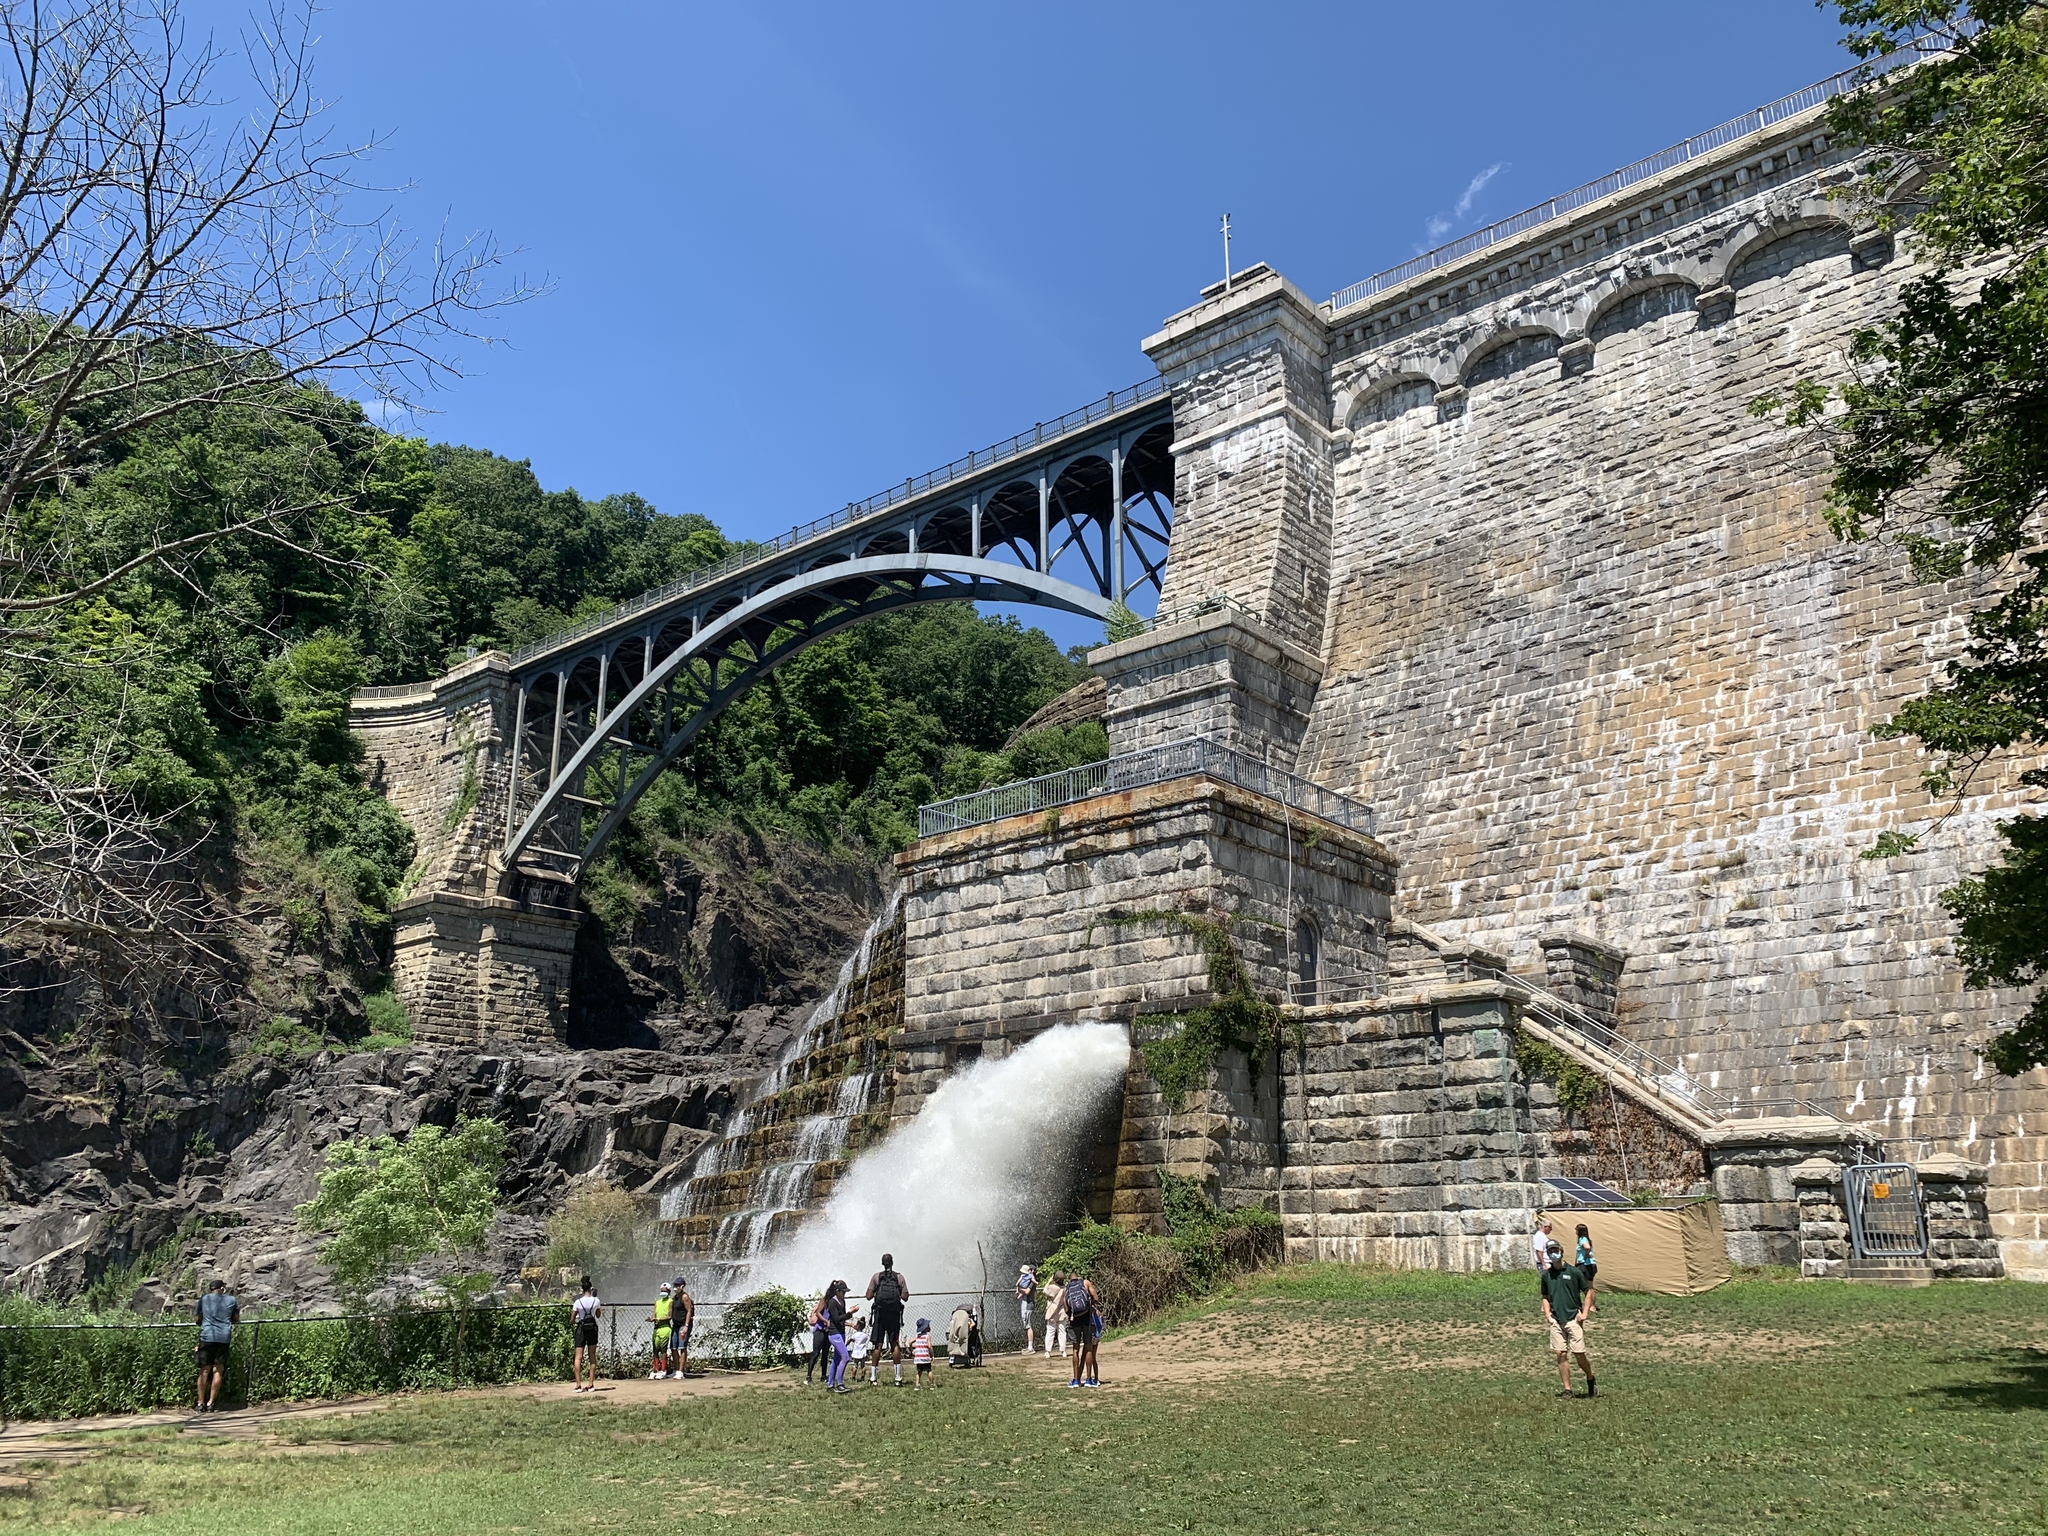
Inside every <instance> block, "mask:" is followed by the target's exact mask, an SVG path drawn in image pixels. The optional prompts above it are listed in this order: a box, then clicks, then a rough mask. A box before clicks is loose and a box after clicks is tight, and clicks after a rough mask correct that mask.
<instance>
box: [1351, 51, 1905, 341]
mask: <svg viewBox="0 0 2048 1536" xmlns="http://www.w3.org/2000/svg"><path fill="white" fill-rule="evenodd" d="M1939 48H1940V45H1939V44H1938V43H1934V42H1931V41H1930V42H1928V43H1926V44H1924V45H1911V46H1908V47H1905V48H1901V49H1899V50H1898V51H1897V52H1896V53H1888V54H1886V55H1885V56H1884V57H1883V58H1881V59H1872V60H1870V61H1869V62H1867V63H1864V64H1859V65H1858V66H1856V67H1855V68H1854V69H1845V70H1843V71H1842V72H1841V73H1839V74H1835V75H1830V76H1828V78H1827V79H1825V80H1822V81H1819V82H1817V83H1815V84H1813V85H1809V86H1807V87H1806V89H1804V90H1801V91H1794V92H1793V93H1792V94H1791V95H1789V96H1780V97H1779V98H1778V99H1777V100H1776V101H1774V102H1771V103H1769V104H1768V105H1765V106H1761V107H1758V108H1756V109H1755V110H1754V111H1752V112H1745V113H1743V114H1742V116H1740V117H1732V118H1730V119H1729V120H1728V121H1727V122H1725V123H1722V124H1720V125H1719V126H1718V127H1714V128H1709V129H1708V130H1707V131H1706V132H1705V133H1698V134H1694V135H1693V136H1692V137H1691V138H1689V139H1687V140H1686V141H1685V142H1684V143H1683V144H1674V145H1672V146H1671V147H1670V148H1669V149H1662V150H1659V151H1658V152H1657V153H1656V154H1654V155H1646V156H1644V157H1643V158H1642V159H1641V160H1638V161H1636V162H1635V163H1634V164H1633V165H1625V166H1623V167H1622V168H1621V169H1620V170H1618V171H1609V172H1608V173H1607V174H1606V175H1605V176H1602V177H1601V178H1600V179H1599V180H1598V181H1589V182H1587V183H1586V184H1585V185H1584V186H1580V187H1574V188H1572V190H1571V191H1569V192H1565V193H1562V194H1560V195H1559V196H1557V197H1553V198H1551V199H1549V200H1548V201H1547V202H1541V203H1538V204H1537V205H1536V206H1535V207H1533V208H1524V209H1523V210H1522V211H1521V212H1520V213H1516V214H1510V215H1509V216H1508V217H1507V218H1505V219H1501V220H1499V221H1498V222H1496V223H1493V224H1489V225H1487V226H1486V227H1485V228H1484V229H1475V230H1474V231H1473V232H1472V233H1471V234H1469V235H1465V236H1463V237H1462V238H1460V239H1457V240H1453V241H1451V242H1450V244H1448V245H1440V246H1438V247H1437V248H1436V249H1435V250H1433V251H1424V252H1423V253H1422V254H1421V255H1420V256H1417V257H1414V258H1413V259H1411V260H1408V261H1404V262H1402V263H1401V264H1400V265H1399V266H1397V267H1389V268H1387V269H1386V271H1384V272H1375V273H1373V275H1372V276H1371V277H1368V278H1365V279H1363V280H1362V281H1360V282H1356V283H1353V284H1352V285H1351V286H1350V287H1349V288H1339V289H1338V290H1337V291H1336V292H1335V293H1333V294H1331V295H1330V301H1329V303H1328V304H1326V305H1324V312H1325V313H1327V314H1331V315H1334V314H1336V313H1337V312H1338V311H1339V310H1341V309H1348V308H1349V307H1350V306H1351V305H1353V304H1356V303H1358V302H1359V301H1360V300H1363V299H1369V298H1371V297H1372V296H1373V295H1374V294H1376V293H1380V292H1383V291H1385V290H1386V289H1388V288H1392V287H1394V286H1396V285H1397V284H1400V283H1405V282H1407V281H1408V279H1409V278H1411V277H1420V276H1421V275H1422V274H1423V273H1425V272H1433V271H1435V270H1436V269H1437V268H1438V267H1442V266H1448V265H1449V264H1450V263H1452V262H1454V261H1458V260H1461V259H1462V258H1464V257H1466V256H1470V255H1472V254H1473V253H1474V252H1476V251H1483V250H1485V249H1486V248H1487V247H1488V246H1490V245H1498V244H1499V243H1500V242H1501V241H1503V240H1512V239H1513V238H1514V237H1515V236H1516V235H1519V234H1521V233H1522V232H1523V231H1524V230H1529V229H1534V228H1535V227H1536V226H1537V225H1538V224H1547V223H1549V222H1550V220H1552V219H1554V218H1558V217H1559V216H1561V215H1563V214H1567V213H1570V212H1572V211H1573V210H1574V209H1578V208H1583V207H1585V206H1586V205H1587V204H1588V203H1597V202H1598V201H1600V199H1601V198H1603V197H1607V196H1609V195H1610V194H1612V193H1615V192H1619V191H1620V190H1621V189H1622V188H1623V187H1630V186H1634V185H1635V184H1636V183H1637V182H1639V181H1648V180H1649V179H1650V178H1651V177H1653V176H1661V175H1663V174H1664V172H1666V171H1668V170H1670V169H1671V168H1672V167H1674V166H1679V165H1683V164H1685V163H1686V162H1687V161H1688V160H1696V159H1698V158H1699V157H1700V156H1701V155H1710V154H1712V153H1713V152H1714V151H1715V150H1717V149H1721V148H1723V147H1725V146H1726V145H1729V144H1733V143H1734V142H1735V141H1736V140H1737V139H1740V138H1743V137H1745V136H1746V135H1748V134H1752V133H1758V132H1761V131H1762V130H1763V129H1765V128H1768V127H1770V126H1771V125H1772V124H1773V123H1782V122H1783V121H1784V120H1785V119H1786V118H1788V117H1796V116H1798V115H1799V114H1800V113H1801V112H1804V111H1806V110H1808V109H1809V108H1812V107H1817V106H1819V105H1820V104H1821V103H1822V102H1824V101H1829V100H1832V99H1833V98H1834V97H1837V96H1840V95H1841V94H1843V92H1845V91H1851V90H1854V89H1855V88H1856V87H1857V86H1859V85H1861V84H1863V83H1864V82H1865V81H1867V80H1871V79H1874V78H1876V77H1879V76H1882V75H1887V74H1890V73H1891V72H1892V71H1893V70H1895V69H1900V68H1903V67H1904V66H1905V65H1908V64H1915V63H1918V62H1919V61H1920V60H1921V59H1923V58H1926V57H1928V56H1930V55H1931V54H1933V53H1935V52H1937V51H1939Z"/></svg>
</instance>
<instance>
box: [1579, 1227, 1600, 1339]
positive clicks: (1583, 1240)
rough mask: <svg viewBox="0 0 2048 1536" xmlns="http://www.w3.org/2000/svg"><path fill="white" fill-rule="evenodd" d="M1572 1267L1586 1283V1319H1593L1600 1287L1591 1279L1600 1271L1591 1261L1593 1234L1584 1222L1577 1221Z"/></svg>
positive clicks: (1598, 1308)
mask: <svg viewBox="0 0 2048 1536" xmlns="http://www.w3.org/2000/svg"><path fill="white" fill-rule="evenodd" d="M1572 1267H1573V1268H1575V1269H1577V1270H1578V1272H1579V1278H1580V1279H1581V1280H1583V1281H1585V1283H1586V1321H1587V1322H1591V1321H1592V1320H1593V1314H1594V1313H1595V1312H1598V1311H1599V1310H1600V1288H1599V1287H1598V1286H1596V1285H1595V1284H1594V1283H1593V1281H1594V1279H1595V1278H1596V1277H1597V1276H1598V1275H1599V1273H1600V1266H1599V1265H1598V1264H1595V1263H1594V1262H1593V1234H1592V1233H1590V1232H1588V1231H1587V1230H1586V1224H1585V1223H1584V1222H1583V1221H1582V1222H1580V1223H1579V1241H1578V1248H1577V1252H1575V1253H1574V1254H1573V1255H1572Z"/></svg>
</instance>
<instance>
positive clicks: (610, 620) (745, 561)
mask: <svg viewBox="0 0 2048 1536" xmlns="http://www.w3.org/2000/svg"><path fill="white" fill-rule="evenodd" d="M1165 393H1166V380H1165V379H1164V378H1152V379H1146V380H1144V381H1143V382H1142V383H1138V384H1134V385H1132V386H1131V387H1130V388H1129V389H1113V390H1111V391H1110V392H1109V393H1108V394H1106V395H1104V396H1103V397H1102V398H1101V399H1100V400H1091V401H1090V402H1089V403H1088V404H1086V405H1083V406H1079V407H1077V408H1076V409H1074V410H1071V411H1068V412H1067V413H1066V414H1065V415H1062V416H1056V417H1054V418H1053V419H1052V420H1051V421H1041V422H1039V423H1038V424H1037V425H1035V426H1034V427H1033V428H1032V429H1031V430H1030V431H1029V432H1019V433H1016V434H1015V435H1014V436H1011V437H1006V438H1004V439H1003V440H1002V441H1001V442H999V443H995V444H992V445H991V446H989V447H987V448H979V449H976V450H975V451H974V452H972V453H969V454H966V455H963V456H962V457H960V458H957V459H955V460H953V462H952V463H950V464H942V465H940V466H939V467H938V468H937V469H930V470H926V471H925V472H924V473H923V474H921V475H910V476H907V477H905V479H904V481H903V483H902V484H901V485H892V486H890V487H889V489H887V490H886V491H877V492H876V493H875V494H874V495H872V496H870V497H868V498H867V500H865V501H850V502H848V503H847V504H846V505H845V506H844V507H842V508H840V509H839V510H838V511H837V512H830V513H827V514H826V515H825V516H823V517H816V518H812V519H811V521H809V522H808V523H802V524H799V525H798V526H797V527H795V528H792V529H790V530H789V532H787V533H784V534H778V535H777V536H776V537H774V538H772V539H766V540H763V541H761V542H759V543H748V544H747V545H745V546H744V547H742V548H741V549H740V550H738V551H737V552H735V553H733V554H730V555H727V556H726V557H725V558H724V559H723V560H720V561H717V562H716V563H715V564H712V565H707V566H702V567H700V568H699V569H697V570H694V571H691V572H690V573H689V574H688V575H687V576H681V577H678V578H677V579H676V580H674V581H671V582H669V583H667V584H666V585H664V586H659V587H656V588H654V589H653V590H652V591H649V592H642V593H641V594H640V595H639V596H638V597H632V598H628V599H626V601H624V602H622V603H620V604H618V605H617V606H616V607H613V608H609V609H607V610H605V611H604V612H603V613H597V614H592V615H591V616H590V617H589V618H587V619H582V620H579V621H578V622H577V623H574V624H571V625H568V626H566V627H564V628H562V629H558V630H556V631H555V632H554V633H553V634H549V635H543V636H542V637H541V638H540V639H538V640H534V641H530V642H529V643H527V644H525V645H522V646H520V647H519V649H518V650H516V651H514V652H513V653H512V664H513V666H515V667H516V666H518V665H520V664H521V663H522V662H526V661H530V660H532V659H533V658H534V657H536V656H539V655H541V654H543V653H545V652H547V651H552V650H554V649H555V648H556V647H558V646H561V645H564V644H566V643H568V642H569V641H571V640H576V639H579V638H581V637H582V636H584V635H589V634H595V633H596V632H597V631H598V630H601V629H607V628H609V627H610V626H612V625H613V624H616V623H618V622H619V621H620V620H621V619H625V618H630V617H632V615H634V614H636V613H644V612H646V611H647V610H648V609H650V608H659V607H661V606H662V605H664V604H666V603H669V602H672V601H673V600H674V599H676V598H678V597H684V596H687V595H688V594H689V593H691V592H694V591H697V590H698V589H699V588H701V587H707V586H710V585H712V584H713V583H715V582H719V581H723V580H724V579H725V578H726V577H728V576H730V575H732V574H733V573H735V572H737V571H743V570H745V569H746V568H747V567H748V566H750V565H757V564H759V563H760V562H761V561H763V560H767V559H770V558H772V557H773V556H776V555H779V554H781V553H783V552H784V551H785V550H789V549H794V548H795V547H796V546H797V545H799V544H805V543H808V542H810V541H811V540H812V539H815V538H817V537H819V536H820V535H822V534H826V533H830V532H831V531H832V530H833V529H835V528H843V527H845V526H846V525H847V524H848V523H855V522H859V521H860V520H861V519H862V518H864V517H868V516H871V515H872V514H874V513H876V512H881V511H884V510H886V509H887V508H889V507H892V506H895V505H896V504H897V503H899V502H904V501H908V500H910V499H911V498H912V497H915V496H922V495H924V494H925V493H926V492H927V491H931V490H935V489H937V488H938V487H940V486H945V485H951V484H952V483H953V482H955V481H956V480H964V479H967V478H968V477H969V476H971V475H979V474H985V473H987V472H988V471H989V470H991V469H993V468H995V467H996V466H997V465H999V464H1003V463H1005V462H1007V461H1009V460H1012V459H1020V458H1023V457H1025V456H1027V455H1028V454H1030V453H1032V452H1033V451H1034V450H1036V449H1039V448H1042V447H1044V446H1045V445H1046V444H1047V443H1051V442H1056V441H1058V440H1059V439H1060V438H1062V437H1065V436H1067V435H1068V434H1069V433H1071V432H1078V431H1080V430H1081V429H1082V428H1084V427H1088V426H1093V425H1094V424H1095V423H1096V422H1099V421H1103V420H1106V419H1107V418H1108V417H1111V416H1114V415H1116V414H1117V413H1119V412H1121V411H1127V410H1129V409H1131V407H1133V406H1135V405H1142V404H1144V403H1145V402H1146V401H1147V400H1151V399H1153V398H1155V397H1157V396H1160V395H1163V394H1165Z"/></svg>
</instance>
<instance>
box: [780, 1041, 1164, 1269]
mask: <svg viewBox="0 0 2048 1536" xmlns="http://www.w3.org/2000/svg"><path fill="white" fill-rule="evenodd" d="M1130 1061H1131V1045H1130V1039H1129V1037H1128V1036H1127V1035H1126V1034H1125V1033H1124V1031H1123V1030H1122V1028H1120V1027H1119V1026H1117V1025H1114V1024H1065V1025H1060V1026H1058V1027H1056V1028H1053V1029H1049V1030H1047V1031H1046V1032H1045V1033H1044V1034H1041V1035H1039V1036H1037V1037H1036V1038H1035V1039H1033V1040H1031V1041H1030V1042H1028V1043H1027V1044H1025V1045H1023V1046H1021V1047H1019V1048H1018V1049H1017V1050H1016V1051H1014V1052H1012V1053H1011V1054H1010V1055H1008V1056H1005V1057H1003V1058H1001V1059H1000V1060H992V1061H983V1062H978V1063H976V1064H974V1065H972V1066H969V1067H965V1068H963V1069H961V1070H960V1071H958V1072H955V1073H954V1074H953V1075H952V1076H951V1077H949V1078H947V1079H946V1081H945V1082H943V1083H941V1084H940V1085H939V1088H938V1090H937V1091H936V1092H934V1093H933V1094H932V1096H931V1097H930V1098H929V1099H927V1100H926V1101H925V1103H924V1105H923V1107H922V1108H921V1109H920V1110H919V1111H918V1114H917V1118H916V1119H914V1120H912V1121H911V1122H910V1123H909V1124H908V1125H906V1126H903V1127H902V1128H901V1129H899V1130H897V1131H896V1132H895V1133H894V1134H893V1135H891V1136H890V1137H889V1139H888V1140H887V1141H885V1142H883V1143H882V1144H881V1145H880V1146H879V1147H876V1148H875V1149H874V1150H872V1151H870V1152H866V1153H863V1154H862V1155H861V1156H860V1157H859V1158H857V1159H855V1161H854V1163H853V1165H852V1166H851V1167H850V1168H849V1169H848V1170H847V1172H846V1174H845V1176H844V1177H842V1178H841V1179H840V1181H839V1183H838V1185H837V1186H836V1187H835V1188H834V1189H833V1191H832V1197H831V1199H830V1200H829V1201H827V1202H826V1205H825V1208H824V1210H822V1211H820V1212H819V1213H818V1214H817V1215H816V1216H815V1217H813V1218H812V1219H811V1220H810V1221H808V1222H806V1223H805V1224H804V1225H803V1227H801V1228H800V1229H799V1230H798V1231H797V1232H795V1233H794V1234H792V1235H791V1236H790V1238H789V1240H788V1241H787V1242H785V1243H781V1244H778V1245H776V1246H775V1247H773V1248H772V1249H770V1251H769V1252H767V1253H766V1254H764V1255H762V1256H761V1257H760V1258H759V1259H758V1260H756V1261H755V1263H754V1265H753V1266H752V1274H751V1276H750V1281H751V1283H752V1284H754V1285H771V1284H772V1285H783V1286H787V1287H788V1288H789V1289H790V1290H793V1291H795V1292H797V1293H798V1294H799V1295H805V1296H808V1295H813V1294H815V1293H816V1292H818V1291H820V1290H822V1289H823V1288H824V1285H825V1282H826V1281H828V1280H831V1279H834V1278H835V1277H836V1278H840V1279H844V1280H847V1281H848V1282H850V1283H851V1284H852V1286H853V1291H854V1294H855V1295H856V1296H858V1295H859V1294H860V1293H861V1290H862V1288H863V1287H864V1285H865V1283H866V1276H867V1275H868V1274H869V1273H870V1272H871V1271H873V1270H874V1269H876V1268H878V1267H879V1265H878V1262H877V1261H878V1260H879V1259H880V1258H881V1256H882V1254H884V1253H893V1254H894V1255H895V1257H896V1267H897V1268H898V1269H900V1270H902V1271H903V1274H904V1276H905V1278H906V1279H908V1280H909V1282H910V1286H911V1291H912V1294H913V1296H915V1295H918V1294H920V1293H922V1294H925V1295H930V1294H931V1293H933V1292H935V1291H938V1290H945V1289H952V1288H955V1287H961V1286H966V1287H968V1288H972V1287H973V1286H974V1285H977V1284H978V1283H979V1281H980V1278H981V1253H986V1255H987V1257H988V1262H989V1263H990V1264H991V1265H997V1264H1000V1265H1005V1266H1007V1265H1008V1264H1009V1263H1010V1262H1011V1261H1012V1260H1013V1259H1015V1258H1017V1257H1018V1254H1017V1253H1016V1245H1017V1244H1018V1243H1020V1242H1024V1241H1026V1240H1028V1239H1031V1238H1033V1237H1040V1236H1043V1235H1045V1234H1047V1233H1049V1232H1052V1231H1055V1230H1057V1229H1058V1228H1059V1227H1060V1226H1062V1225H1063V1224H1064V1223H1065V1221H1066V1219H1067V1218H1068V1217H1069V1216H1071V1214H1072V1212H1071V1210H1070V1209H1069V1202H1070V1201H1071V1200H1072V1198H1073V1196H1074V1194H1075V1191H1076V1186H1077V1184H1078V1183H1079V1178H1078V1173H1079V1170H1077V1169H1076V1167H1075V1166H1074V1163H1075V1158H1076V1156H1077V1155H1078V1154H1080V1153H1082V1151H1083V1150H1084V1143H1083V1138H1084V1136H1085V1135H1086V1133H1087V1132H1088V1131H1089V1130H1090V1129H1091V1128H1092V1127H1093V1126H1094V1125H1095V1124H1097V1123H1099V1120H1100V1117H1101V1116H1102V1115H1103V1114H1104V1113H1105V1111H1106V1110H1107V1109H1108V1108H1109V1106H1110V1104H1111V1102H1112V1101H1113V1100H1114V1098H1115V1096H1116V1094H1117V1092H1118V1091H1119V1089H1120V1087H1121V1086H1122V1083H1123V1079H1124V1074H1125V1072H1126V1071H1127V1070H1128V1069H1129V1067H1130ZM977 1244H979V1245H980V1248H981V1253H978V1252H977V1251H976V1245H977ZM1033 1257H1036V1256H1035V1255H1033ZM1013 1274H1014V1272H1007V1271H1006V1272H1005V1273H1002V1274H997V1273H995V1272H994V1271H993V1270H991V1271H990V1274H989V1282H990V1284H991V1285H994V1286H998V1287H1002V1288H1005V1289H1007V1287H1008V1285H1009V1282H1010V1280H1011V1279H1012V1278H1013Z"/></svg>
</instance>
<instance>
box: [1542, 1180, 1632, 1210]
mask: <svg viewBox="0 0 2048 1536" xmlns="http://www.w3.org/2000/svg"><path fill="white" fill-rule="evenodd" d="M1543 1182H1544V1183H1546V1184H1548V1185H1549V1186H1550V1187H1551V1188H1552V1189H1555V1190H1557V1191H1558V1192H1559V1193H1560V1194H1562V1195H1564V1196H1565V1197H1566V1198H1567V1199H1570V1200H1575V1201H1577V1202H1578V1203H1579V1204H1580V1205H1630V1204H1633V1203H1634V1202H1632V1201H1631V1200H1630V1199H1629V1197H1628V1196H1627V1195H1624V1194H1623V1193H1621V1191H1620V1190H1616V1189H1609V1188H1608V1187H1607V1186H1606V1185H1605V1184H1602V1183H1600V1182H1599V1181H1597V1180H1595V1179H1545V1180H1544V1181H1543Z"/></svg>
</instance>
